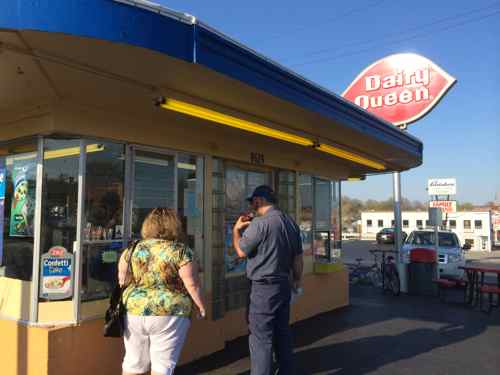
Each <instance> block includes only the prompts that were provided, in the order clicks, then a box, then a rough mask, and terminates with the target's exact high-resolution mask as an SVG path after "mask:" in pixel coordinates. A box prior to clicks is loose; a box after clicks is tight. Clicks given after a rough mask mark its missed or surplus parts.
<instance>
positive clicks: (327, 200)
mask: <svg viewBox="0 0 500 375" xmlns="http://www.w3.org/2000/svg"><path fill="white" fill-rule="evenodd" d="M331 189H332V185H331V183H330V181H328V180H322V179H319V178H314V230H315V232H314V235H313V241H314V242H313V251H314V255H315V256H316V257H320V258H323V257H324V258H328V259H329V258H330V254H331V252H330V239H331V232H330V231H331V228H332V222H331V219H332V218H331V215H332V209H331V199H332V190H331Z"/></svg>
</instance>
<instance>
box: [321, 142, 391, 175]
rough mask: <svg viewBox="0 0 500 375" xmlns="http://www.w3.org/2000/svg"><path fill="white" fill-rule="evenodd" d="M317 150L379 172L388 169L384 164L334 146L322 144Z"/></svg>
mask: <svg viewBox="0 0 500 375" xmlns="http://www.w3.org/2000/svg"><path fill="white" fill-rule="evenodd" d="M317 149H318V150H319V151H323V152H326V153H327V154H330V155H334V156H337V157H339V158H342V159H346V160H350V161H352V162H354V163H357V164H361V165H365V166H367V167H370V168H373V169H376V170H379V171H383V170H385V169H386V168H385V165H384V164H381V163H379V162H376V161H373V160H370V159H367V158H365V157H363V156H360V155H357V154H354V153H352V152H349V151H346V150H342V149H341V148H337V147H334V146H330V145H325V144H323V143H321V144H320V145H319V146H317Z"/></svg>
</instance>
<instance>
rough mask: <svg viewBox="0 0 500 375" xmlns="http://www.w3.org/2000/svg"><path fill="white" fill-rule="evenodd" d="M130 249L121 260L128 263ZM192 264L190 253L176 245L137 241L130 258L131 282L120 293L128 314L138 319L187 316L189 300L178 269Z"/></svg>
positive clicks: (179, 244) (185, 247)
mask: <svg viewBox="0 0 500 375" xmlns="http://www.w3.org/2000/svg"><path fill="white" fill-rule="evenodd" d="M131 250H132V246H131V247H129V248H128V249H126V250H125V251H124V252H123V254H122V258H123V260H124V261H126V262H128V259H129V256H130V251H131ZM192 261H193V251H192V250H191V249H190V248H189V247H187V246H186V245H184V244H182V243H178V242H172V241H166V240H160V239H148V240H142V241H139V243H138V244H137V246H136V248H135V250H134V252H133V256H132V271H133V276H134V277H133V280H132V281H131V283H130V284H129V286H128V287H127V288H126V289H125V291H124V293H123V301H124V302H125V306H126V309H127V312H128V313H129V314H132V315H141V316H148V315H154V316H163V315H174V316H182V317H189V316H190V315H191V310H192V301H191V298H190V297H189V294H188V292H187V290H186V288H185V287H184V283H183V282H182V279H181V278H180V276H179V268H181V267H182V266H184V265H186V264H188V263H189V262H192Z"/></svg>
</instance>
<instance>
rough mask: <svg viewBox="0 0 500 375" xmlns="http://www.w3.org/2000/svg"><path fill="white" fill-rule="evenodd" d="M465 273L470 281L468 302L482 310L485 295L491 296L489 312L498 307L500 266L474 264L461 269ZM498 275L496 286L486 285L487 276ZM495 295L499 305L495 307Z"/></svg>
mask: <svg viewBox="0 0 500 375" xmlns="http://www.w3.org/2000/svg"><path fill="white" fill-rule="evenodd" d="M459 268H461V269H463V270H464V271H465V274H466V275H467V280H468V296H467V298H466V302H467V303H468V304H469V305H471V306H473V307H475V306H477V304H478V303H479V304H480V307H481V309H482V302H483V298H482V295H483V294H488V296H489V307H488V312H489V311H491V308H492V307H498V304H499V303H498V299H499V298H500V265H493V264H488V263H473V264H470V265H466V266H463V267H459ZM486 274H490V275H496V278H497V282H496V284H491V283H486V281H485V275H486ZM493 295H497V304H496V305H493Z"/></svg>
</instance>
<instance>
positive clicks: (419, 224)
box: [417, 220, 423, 229]
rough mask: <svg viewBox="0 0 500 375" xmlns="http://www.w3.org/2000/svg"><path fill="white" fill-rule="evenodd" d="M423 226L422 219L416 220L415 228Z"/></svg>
mask: <svg viewBox="0 0 500 375" xmlns="http://www.w3.org/2000/svg"><path fill="white" fill-rule="evenodd" d="M422 226H423V220H417V228H419V229H420V228H422Z"/></svg>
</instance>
